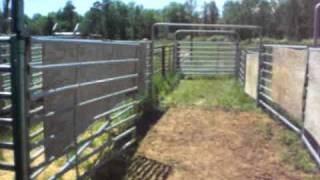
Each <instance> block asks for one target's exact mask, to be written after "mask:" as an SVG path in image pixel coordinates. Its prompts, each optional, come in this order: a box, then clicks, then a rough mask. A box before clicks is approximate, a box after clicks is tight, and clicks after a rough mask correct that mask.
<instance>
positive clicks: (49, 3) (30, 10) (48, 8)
mask: <svg viewBox="0 0 320 180" xmlns="http://www.w3.org/2000/svg"><path fill="white" fill-rule="evenodd" d="M67 1H68V0H25V13H26V14H27V15H28V16H33V15H34V14H36V13H40V14H43V15H46V14H48V13H49V12H54V11H58V10H59V9H62V8H63V7H64V5H65V4H66V2H67ZM96 1H98V0H72V2H73V4H74V5H75V6H76V11H77V12H78V13H80V14H82V15H83V14H84V13H85V12H86V11H88V10H89V9H90V7H91V6H92V4H93V3H94V2H96ZM121 1H123V2H125V3H129V2H135V3H136V4H141V5H143V6H144V7H145V8H149V9H161V8H163V7H164V6H166V5H168V4H169V3H170V2H172V1H175V2H180V3H184V2H185V0H121ZM209 1H210V0H197V5H198V6H199V9H200V8H201V6H202V5H203V3H204V2H209ZM215 1H216V4H217V6H218V8H219V10H220V11H221V10H222V7H223V4H224V2H226V1H227V0H215Z"/></svg>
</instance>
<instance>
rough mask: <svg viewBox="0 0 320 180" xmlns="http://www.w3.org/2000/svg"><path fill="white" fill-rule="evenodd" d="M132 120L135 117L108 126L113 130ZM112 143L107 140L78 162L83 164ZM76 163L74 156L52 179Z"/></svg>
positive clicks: (121, 135)
mask: <svg viewBox="0 0 320 180" xmlns="http://www.w3.org/2000/svg"><path fill="white" fill-rule="evenodd" d="M130 120H133V119H132V118H127V119H125V120H122V121H119V122H118V123H117V124H114V125H112V128H108V129H109V130H111V129H113V128H115V127H118V126H121V125H122V124H124V123H126V122H128V121H130ZM104 131H106V130H104ZM125 133H126V132H125ZM118 136H119V137H123V133H121V134H120V135H118ZM113 139H117V140H119V139H120V138H117V137H116V138H113ZM112 143H113V141H107V142H105V143H104V144H103V145H102V146H100V147H98V148H97V149H95V150H93V151H92V152H91V153H89V154H87V155H85V156H83V157H81V158H79V159H78V161H77V162H78V165H79V164H81V163H83V162H84V161H86V160H88V159H89V158H90V157H92V156H93V155H94V154H96V153H98V152H100V151H101V150H102V149H104V148H105V147H107V146H111V145H112ZM76 165H77V164H76V163H75V157H74V158H72V159H70V160H69V161H68V163H67V164H66V165H65V166H63V167H62V168H61V170H60V171H59V172H58V173H56V174H55V175H54V176H52V177H51V178H50V179H57V178H59V177H61V176H62V175H63V174H65V173H66V172H68V171H69V170H70V169H72V168H73V167H74V166H76Z"/></svg>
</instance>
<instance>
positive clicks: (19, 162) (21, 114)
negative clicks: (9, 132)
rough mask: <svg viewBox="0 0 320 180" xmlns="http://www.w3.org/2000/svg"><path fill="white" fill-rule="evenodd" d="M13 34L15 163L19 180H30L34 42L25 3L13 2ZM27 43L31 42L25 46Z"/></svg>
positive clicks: (12, 78) (16, 0)
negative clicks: (27, 29)
mask: <svg viewBox="0 0 320 180" xmlns="http://www.w3.org/2000/svg"><path fill="white" fill-rule="evenodd" d="M11 7H12V19H13V20H14V23H13V32H14V33H15V34H16V37H14V38H12V39H11V67H12V72H11V85H12V95H13V96H12V111H13V112H12V113H13V119H14V121H13V133H14V135H13V139H14V162H15V170H16V179H17V180H27V179H29V158H30V157H29V146H28V144H29V143H28V119H27V112H28V99H27V89H28V82H27V76H26V72H27V66H26V57H28V55H29V53H28V51H27V53H26V52H25V47H27V48H28V49H29V48H30V41H29V40H28V41H25V40H26V37H25V35H24V6H23V0H12V6H11ZM25 42H27V43H26V44H25Z"/></svg>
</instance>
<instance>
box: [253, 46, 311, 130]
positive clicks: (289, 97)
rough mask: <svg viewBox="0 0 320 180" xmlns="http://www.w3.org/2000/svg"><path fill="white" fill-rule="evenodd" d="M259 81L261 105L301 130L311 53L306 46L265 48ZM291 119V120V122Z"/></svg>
mask: <svg viewBox="0 0 320 180" xmlns="http://www.w3.org/2000/svg"><path fill="white" fill-rule="evenodd" d="M265 48H266V52H265V53H263V54H262V59H261V68H260V82H259V102H260V103H261V104H262V105H263V106H264V107H266V108H267V109H269V110H270V111H272V112H275V113H276V114H281V117H282V118H281V119H283V120H284V121H286V123H287V124H288V125H289V126H290V127H292V128H293V129H295V130H297V131H298V129H297V127H300V128H301V127H302V125H303V122H302V119H303V118H302V112H303V96H304V85H305V74H306V65H307V56H308V51H307V47H305V46H281V45H265ZM288 119H289V120H288Z"/></svg>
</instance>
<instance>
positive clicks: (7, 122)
mask: <svg viewBox="0 0 320 180" xmlns="http://www.w3.org/2000/svg"><path fill="white" fill-rule="evenodd" d="M0 126H12V118H0Z"/></svg>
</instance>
